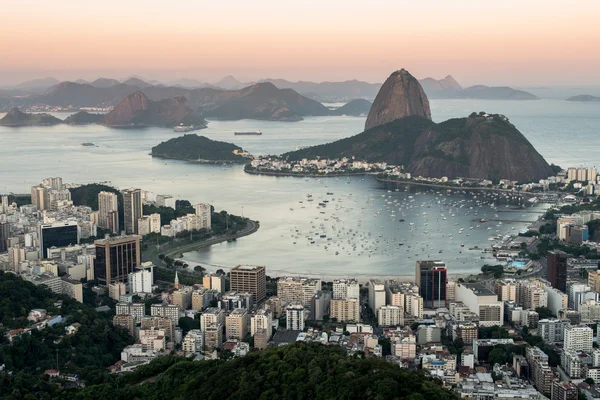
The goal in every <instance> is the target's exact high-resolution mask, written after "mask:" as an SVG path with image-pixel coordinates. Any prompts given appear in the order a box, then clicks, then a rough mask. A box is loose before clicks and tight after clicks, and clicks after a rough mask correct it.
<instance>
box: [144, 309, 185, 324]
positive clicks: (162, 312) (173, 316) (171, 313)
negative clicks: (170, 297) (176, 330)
mask: <svg viewBox="0 0 600 400" xmlns="http://www.w3.org/2000/svg"><path fill="white" fill-rule="evenodd" d="M179 310H180V308H179V306H178V305H176V304H152V305H151V306H150V315H151V316H153V317H166V318H169V319H170V320H171V321H173V325H174V326H178V325H179V316H180V311H179Z"/></svg>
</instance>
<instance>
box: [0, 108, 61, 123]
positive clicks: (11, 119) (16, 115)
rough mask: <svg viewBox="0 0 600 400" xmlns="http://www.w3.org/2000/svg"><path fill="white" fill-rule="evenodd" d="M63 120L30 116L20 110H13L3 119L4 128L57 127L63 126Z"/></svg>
mask: <svg viewBox="0 0 600 400" xmlns="http://www.w3.org/2000/svg"><path fill="white" fill-rule="evenodd" d="M61 123H62V120H60V119H58V118H56V117H55V116H52V115H50V114H30V113H24V112H23V111H21V110H19V109H18V108H16V107H15V108H12V109H11V110H10V111H9V112H8V113H6V115H5V116H4V117H2V119H0V125H2V126H33V125H35V126H39V125H57V124H61Z"/></svg>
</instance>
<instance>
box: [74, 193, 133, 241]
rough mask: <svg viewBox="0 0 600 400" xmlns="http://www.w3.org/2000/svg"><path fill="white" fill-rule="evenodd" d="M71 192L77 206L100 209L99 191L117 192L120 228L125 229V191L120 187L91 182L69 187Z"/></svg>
mask: <svg viewBox="0 0 600 400" xmlns="http://www.w3.org/2000/svg"><path fill="white" fill-rule="evenodd" d="M69 191H70V192H71V200H72V201H73V204H74V205H76V206H88V207H91V208H92V210H98V193H100V192H111V193H116V194H117V203H118V207H119V210H118V212H119V224H120V230H122V229H123V226H124V225H123V223H124V211H123V193H121V192H120V191H119V190H118V189H116V188H114V187H112V186H108V185H103V184H101V183H90V184H87V185H81V186H80V187H78V188H72V189H69ZM98 236H100V235H98Z"/></svg>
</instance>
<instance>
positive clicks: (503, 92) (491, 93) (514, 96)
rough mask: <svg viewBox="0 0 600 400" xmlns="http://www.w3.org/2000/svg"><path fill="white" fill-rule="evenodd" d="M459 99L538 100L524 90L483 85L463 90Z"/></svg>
mask: <svg viewBox="0 0 600 400" xmlns="http://www.w3.org/2000/svg"><path fill="white" fill-rule="evenodd" d="M459 97H461V98H467V99H480V100H538V97H537V96H534V95H532V94H531V93H529V92H526V91H524V90H515V89H513V88H510V87H508V86H496V87H490V86H485V85H476V86H470V87H468V88H466V89H463V90H462V92H460V94H459Z"/></svg>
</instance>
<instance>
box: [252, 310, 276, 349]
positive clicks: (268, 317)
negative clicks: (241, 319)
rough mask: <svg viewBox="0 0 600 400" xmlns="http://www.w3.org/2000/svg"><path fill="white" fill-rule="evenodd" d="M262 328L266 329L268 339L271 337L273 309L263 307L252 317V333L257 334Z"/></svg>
mask: <svg viewBox="0 0 600 400" xmlns="http://www.w3.org/2000/svg"><path fill="white" fill-rule="evenodd" d="M260 329H264V330H265V335H266V336H267V341H268V340H269V339H271V334H272V332H273V313H272V312H271V310H267V309H264V308H261V309H260V310H258V311H256V312H255V313H254V314H253V315H252V317H251V318H250V335H252V336H254V335H256V332H258V331H259V330H260Z"/></svg>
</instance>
